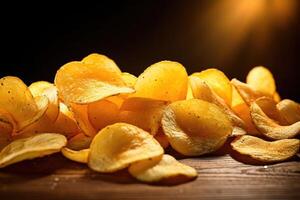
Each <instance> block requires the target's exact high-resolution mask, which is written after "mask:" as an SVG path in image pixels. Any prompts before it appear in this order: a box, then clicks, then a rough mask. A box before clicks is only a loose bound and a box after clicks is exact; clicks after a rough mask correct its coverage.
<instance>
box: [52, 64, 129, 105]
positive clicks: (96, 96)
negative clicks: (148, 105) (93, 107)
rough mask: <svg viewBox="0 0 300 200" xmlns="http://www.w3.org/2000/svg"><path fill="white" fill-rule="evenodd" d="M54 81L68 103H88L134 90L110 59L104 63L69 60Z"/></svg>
mask: <svg viewBox="0 0 300 200" xmlns="http://www.w3.org/2000/svg"><path fill="white" fill-rule="evenodd" d="M107 63H108V64H107ZM54 82H55V85H56V87H57V89H58V91H59V94H60V96H61V98H62V99H63V100H64V101H65V102H67V103H77V104H88V103H92V102H96V101H99V100H101V99H104V98H106V97H109V96H113V95H117V94H122V93H133V92H134V90H133V89H132V88H130V87H127V86H126V85H125V83H124V82H123V80H122V76H121V72H120V70H119V68H118V67H117V66H115V65H112V64H111V63H110V62H109V61H107V62H106V61H103V63H102V64H91V63H89V62H85V61H83V62H75V61H74V62H69V63H67V64H65V65H64V66H62V67H61V68H60V69H59V70H58V71H57V73H56V76H55V81H54Z"/></svg>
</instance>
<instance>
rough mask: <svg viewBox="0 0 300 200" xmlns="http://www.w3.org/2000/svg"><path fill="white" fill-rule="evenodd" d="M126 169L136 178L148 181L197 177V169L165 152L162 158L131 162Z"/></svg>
mask: <svg viewBox="0 0 300 200" xmlns="http://www.w3.org/2000/svg"><path fill="white" fill-rule="evenodd" d="M128 171H129V173H130V174H131V175H132V176H133V177H135V178H136V179H138V180H140V181H143V182H150V183H151V182H158V181H161V180H165V179H170V178H176V177H178V176H184V177H185V181H187V180H190V179H194V178H195V177H197V171H196V170H195V169H194V168H192V167H190V166H188V165H185V164H182V163H180V162H178V161H177V160H176V159H175V158H173V157H172V156H170V155H167V154H164V155H163V156H162V158H161V157H158V158H154V159H152V160H144V161H138V162H136V163H133V164H131V165H130V167H129V168H128Z"/></svg>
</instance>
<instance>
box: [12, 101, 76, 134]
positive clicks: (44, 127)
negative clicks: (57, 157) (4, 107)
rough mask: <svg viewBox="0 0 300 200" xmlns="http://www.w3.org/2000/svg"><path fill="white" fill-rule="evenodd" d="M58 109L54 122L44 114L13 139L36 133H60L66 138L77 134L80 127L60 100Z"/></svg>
mask: <svg viewBox="0 0 300 200" xmlns="http://www.w3.org/2000/svg"><path fill="white" fill-rule="evenodd" d="M59 109H60V111H59V115H58V118H57V120H56V121H55V122H52V121H51V120H49V118H48V116H47V115H44V116H43V117H41V118H40V119H39V120H38V121H36V122H34V123H32V124H30V125H29V126H27V127H25V128H24V129H23V130H22V131H20V132H19V133H18V135H17V136H14V137H13V139H14V140H16V139H21V138H26V137H30V136H32V135H35V134H38V133H60V134H62V135H64V136H66V137H68V138H69V137H72V136H73V135H75V134H77V133H78V132H79V131H80V129H79V127H78V126H77V123H76V121H75V119H74V116H73V113H72V112H70V110H69V109H68V108H67V106H66V105H65V104H63V103H61V102H60V106H59Z"/></svg>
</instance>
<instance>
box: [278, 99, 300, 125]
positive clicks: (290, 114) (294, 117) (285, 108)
mask: <svg viewBox="0 0 300 200" xmlns="http://www.w3.org/2000/svg"><path fill="white" fill-rule="evenodd" d="M276 107H277V109H278V110H279V112H280V114H281V116H283V117H284V118H285V120H286V121H287V123H288V124H294V123H296V122H298V121H300V104H298V103H297V102H295V101H292V100H289V99H284V100H282V101H280V102H279V103H278V104H277V105H276Z"/></svg>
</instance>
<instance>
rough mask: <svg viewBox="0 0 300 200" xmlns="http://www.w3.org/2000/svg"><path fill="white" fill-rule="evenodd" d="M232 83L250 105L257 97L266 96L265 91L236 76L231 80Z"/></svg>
mask: <svg viewBox="0 0 300 200" xmlns="http://www.w3.org/2000/svg"><path fill="white" fill-rule="evenodd" d="M231 83H232V85H233V86H234V87H235V89H236V90H237V91H238V93H239V94H240V95H241V97H242V98H243V100H244V101H245V102H246V103H247V104H248V105H249V106H250V105H251V103H252V102H253V101H255V100H256V99H258V98H260V97H263V96H266V95H265V94H264V93H262V92H260V91H258V90H255V89H253V88H251V87H250V86H249V85H247V84H246V83H243V82H241V81H239V80H237V79H235V78H234V79H232V80H231ZM271 97H272V96H271Z"/></svg>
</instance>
